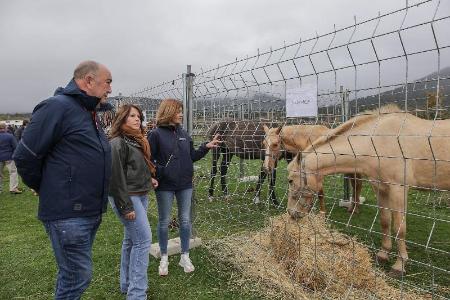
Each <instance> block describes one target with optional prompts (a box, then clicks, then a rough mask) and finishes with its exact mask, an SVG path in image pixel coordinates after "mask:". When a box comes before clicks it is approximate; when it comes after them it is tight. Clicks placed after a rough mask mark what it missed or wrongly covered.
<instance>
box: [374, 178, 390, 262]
mask: <svg viewBox="0 0 450 300" xmlns="http://www.w3.org/2000/svg"><path fill="white" fill-rule="evenodd" d="M374 191H375V193H376V195H377V197H378V209H379V211H380V224H381V232H382V237H381V249H380V250H379V251H378V253H377V259H378V261H380V262H387V261H388V260H389V252H390V251H391V249H392V241H391V215H392V211H391V209H390V206H389V197H388V194H387V193H386V192H385V191H383V190H382V189H378V188H377V187H375V186H374Z"/></svg>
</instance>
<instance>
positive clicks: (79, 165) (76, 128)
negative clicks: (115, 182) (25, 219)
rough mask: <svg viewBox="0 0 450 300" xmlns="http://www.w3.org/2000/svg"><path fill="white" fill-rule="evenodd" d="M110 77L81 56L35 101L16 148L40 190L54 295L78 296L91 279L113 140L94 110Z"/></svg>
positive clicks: (20, 165)
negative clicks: (69, 74)
mask: <svg viewBox="0 0 450 300" xmlns="http://www.w3.org/2000/svg"><path fill="white" fill-rule="evenodd" d="M111 82H112V77H111V72H110V71H109V70H108V68H107V67H105V66H104V65H102V64H99V63H97V62H95V61H84V62H82V63H80V64H79V65H78V66H77V67H76V69H75V71H74V73H73V78H72V80H71V81H70V82H69V83H68V84H67V86H66V87H65V88H64V89H61V90H58V91H57V93H56V95H55V96H53V97H50V98H49V99H47V100H44V101H42V102H41V103H39V104H38V105H37V106H36V107H35V108H34V111H33V114H32V117H31V121H30V123H29V124H28V125H27V129H26V130H25V131H24V133H23V135H22V139H21V141H20V143H19V145H18V146H17V148H16V151H15V152H14V155H13V158H14V161H15V162H16V165H17V169H18V171H19V174H20V176H21V177H22V179H23V181H24V183H25V184H26V185H27V186H29V187H30V188H32V189H34V190H35V191H36V192H37V193H39V211H38V218H39V219H40V220H41V221H42V222H43V224H44V227H45V230H46V232H47V234H48V236H49V238H50V241H51V244H52V247H53V252H54V255H55V259H56V263H57V266H58V275H57V280H56V290H55V299H80V298H81V295H82V294H83V292H84V291H85V290H86V288H87V287H88V286H89V283H90V281H91V278H92V245H93V242H94V239H95V234H96V232H97V229H98V227H99V225H100V223H101V220H102V213H104V212H105V211H106V206H107V203H108V189H109V178H110V175H111V147H110V145H109V141H108V138H107V137H106V135H105V134H104V133H103V130H102V128H101V127H100V126H99V125H98V120H97V117H96V113H95V109H96V107H97V106H98V105H99V104H100V103H101V102H105V101H106V99H107V96H108V94H109V93H111Z"/></svg>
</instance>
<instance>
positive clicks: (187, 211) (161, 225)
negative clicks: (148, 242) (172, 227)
mask: <svg viewBox="0 0 450 300" xmlns="http://www.w3.org/2000/svg"><path fill="white" fill-rule="evenodd" d="M174 197H176V198H177V205H178V220H179V223H180V240H181V253H188V252H189V240H190V238H191V198H192V189H185V190H180V191H156V200H157V201H158V219H159V221H158V240H159V248H160V249H161V255H164V254H167V240H168V236H169V222H170V216H171V212H172V203H173V198H174Z"/></svg>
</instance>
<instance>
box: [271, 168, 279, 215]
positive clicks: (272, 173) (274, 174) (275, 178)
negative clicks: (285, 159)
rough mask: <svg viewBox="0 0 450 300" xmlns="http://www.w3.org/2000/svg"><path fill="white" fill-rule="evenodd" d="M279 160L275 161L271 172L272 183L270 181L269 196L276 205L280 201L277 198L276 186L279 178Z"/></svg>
mask: <svg viewBox="0 0 450 300" xmlns="http://www.w3.org/2000/svg"><path fill="white" fill-rule="evenodd" d="M277 163H278V162H277V161H275V165H274V168H273V170H272V172H271V173H270V183H269V197H270V201H272V204H273V205H275V206H279V205H280V203H279V202H278V200H277V194H276V193H275V186H276V180H277Z"/></svg>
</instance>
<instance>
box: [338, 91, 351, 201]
mask: <svg viewBox="0 0 450 300" xmlns="http://www.w3.org/2000/svg"><path fill="white" fill-rule="evenodd" d="M339 91H340V93H341V108H342V123H344V122H346V121H347V120H348V119H349V103H348V90H345V91H344V87H343V86H342V85H341V87H340V90H339ZM349 180H350V179H349V178H348V177H346V176H345V175H344V199H343V200H344V201H350V185H349Z"/></svg>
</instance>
